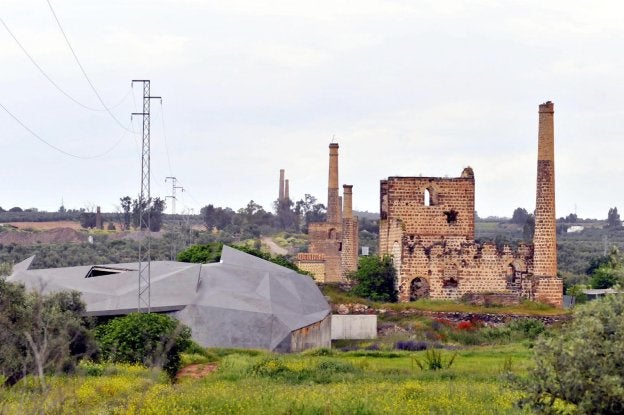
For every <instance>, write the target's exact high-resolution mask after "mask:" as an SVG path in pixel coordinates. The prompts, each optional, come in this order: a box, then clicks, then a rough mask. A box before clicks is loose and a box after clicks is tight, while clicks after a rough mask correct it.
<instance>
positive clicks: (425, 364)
mask: <svg viewBox="0 0 624 415" xmlns="http://www.w3.org/2000/svg"><path fill="white" fill-rule="evenodd" d="M456 357H457V352H455V353H453V354H452V355H451V357H449V358H448V359H446V360H445V359H444V358H443V357H442V352H441V351H440V350H436V349H427V351H426V352H425V356H424V357H423V360H422V361H420V360H418V359H416V358H414V362H415V363H416V365H418V367H419V368H420V369H421V370H440V369H448V368H450V367H451V366H452V365H453V363H454V362H455V358H456Z"/></svg>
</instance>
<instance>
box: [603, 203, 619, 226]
mask: <svg viewBox="0 0 624 415" xmlns="http://www.w3.org/2000/svg"><path fill="white" fill-rule="evenodd" d="M621 226H622V221H621V220H620V214H619V213H618V210H617V207H613V208H610V209H609V213H608V214H607V227H609V228H620V227H621Z"/></svg>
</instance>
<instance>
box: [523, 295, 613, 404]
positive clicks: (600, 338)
mask: <svg viewBox="0 0 624 415" xmlns="http://www.w3.org/2000/svg"><path fill="white" fill-rule="evenodd" d="M534 359H535V367H534V368H533V369H532V370H531V371H530V373H529V376H528V377H527V378H526V379H525V380H524V381H517V383H518V386H519V387H520V389H521V390H522V391H523V392H524V393H525V396H524V397H523V398H522V400H521V401H520V404H521V405H522V406H527V407H530V408H532V409H533V410H535V411H537V412H538V413H546V414H554V413H579V414H622V413H624V388H622V385H623V384H624V371H622V368H623V367H624V296H622V295H612V296H608V297H606V298H604V299H602V300H598V301H591V302H589V303H587V304H584V305H582V306H580V307H578V308H577V309H576V311H575V313H574V319H573V320H572V321H571V322H570V323H568V325H567V326H566V327H565V328H564V329H563V330H560V331H558V332H557V334H556V335H553V336H551V337H543V338H540V339H539V340H538V341H537V342H536V344H535V347H534Z"/></svg>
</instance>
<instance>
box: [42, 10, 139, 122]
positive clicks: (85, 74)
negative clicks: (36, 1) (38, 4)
mask: <svg viewBox="0 0 624 415" xmlns="http://www.w3.org/2000/svg"><path fill="white" fill-rule="evenodd" d="M46 2H47V3H48V6H49V7H50V11H51V12H52V15H53V16H54V20H56V24H57V25H58V28H59V30H60V31H61V34H62V35H63V38H64V39H65V43H67V46H68V47H69V50H70V51H71V53H72V55H73V57H74V60H75V61H76V64H77V65H78V68H80V71H81V72H82V75H83V76H84V78H85V79H86V80H87V82H88V83H89V86H90V87H91V89H92V90H93V93H94V94H95V96H96V97H97V99H98V100H99V101H100V104H102V107H103V108H104V109H105V111H106V112H107V113H108V115H110V116H111V118H112V119H113V120H115V122H116V123H117V125H119V126H120V127H121V128H123V129H124V130H126V131H128V132H131V133H133V134H136V133H137V132H136V131H132V130H130V129H128V128H127V127H126V126H124V125H123V124H122V123H121V122H120V121H119V120H118V119H117V117H115V115H114V114H113V113H112V112H111V110H110V108H109V107H107V106H106V104H105V103H104V100H102V97H101V96H100V94H99V92H98V91H97V89H96V88H95V86H94V85H93V82H91V79H90V78H89V75H87V72H86V71H85V69H84V67H83V66H82V64H81V63H80V59H78V55H76V52H75V51H74V48H73V47H72V45H71V43H70V42H69V38H68V37H67V35H66V34H65V30H63V26H62V25H61V22H60V20H59V18H58V17H57V15H56V12H55V11H54V8H53V7H52V3H50V0H46Z"/></svg>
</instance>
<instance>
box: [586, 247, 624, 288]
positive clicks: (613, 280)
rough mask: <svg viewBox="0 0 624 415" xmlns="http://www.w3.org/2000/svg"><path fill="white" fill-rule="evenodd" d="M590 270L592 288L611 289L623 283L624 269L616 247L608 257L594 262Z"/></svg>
mask: <svg viewBox="0 0 624 415" xmlns="http://www.w3.org/2000/svg"><path fill="white" fill-rule="evenodd" d="M590 268H591V269H592V274H591V286H592V288H611V287H613V286H614V285H616V284H618V283H620V282H622V281H623V278H624V267H623V266H622V260H621V258H620V251H619V250H618V248H617V247H616V246H613V247H612V248H611V250H610V251H609V254H608V255H606V256H604V257H600V258H598V259H594V260H592V263H591V265H590Z"/></svg>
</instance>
